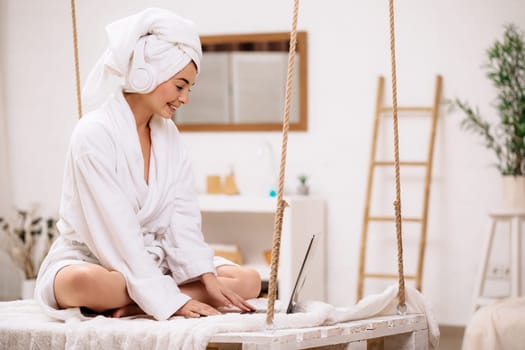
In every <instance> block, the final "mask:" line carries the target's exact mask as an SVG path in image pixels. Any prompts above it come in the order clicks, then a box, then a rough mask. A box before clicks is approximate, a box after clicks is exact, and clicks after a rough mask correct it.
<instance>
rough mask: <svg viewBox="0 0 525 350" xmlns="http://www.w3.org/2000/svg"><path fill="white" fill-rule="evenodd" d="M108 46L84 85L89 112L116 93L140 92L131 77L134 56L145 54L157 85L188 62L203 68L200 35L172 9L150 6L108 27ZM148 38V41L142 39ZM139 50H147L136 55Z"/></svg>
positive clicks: (83, 97)
mask: <svg viewBox="0 0 525 350" xmlns="http://www.w3.org/2000/svg"><path fill="white" fill-rule="evenodd" d="M106 31H107V34H108V38H109V47H108V48H107V49H106V51H105V52H104V53H103V54H102V56H101V57H100V58H99V60H98V61H97V63H96V64H95V67H93V69H92V70H91V72H90V73H89V75H88V78H87V80H86V83H85V84H84V87H83V89H82V104H83V106H84V110H85V111H86V112H89V111H91V110H93V109H96V108H98V107H100V106H101V105H102V104H103V103H104V101H105V100H106V99H107V98H108V97H109V96H111V95H112V94H113V93H115V92H117V91H119V90H124V91H127V92H137V91H136V90H135V89H134V88H133V87H132V85H130V83H129V81H128V77H129V71H130V67H132V66H133V64H134V60H135V58H136V57H137V56H138V57H143V59H144V61H145V62H146V63H147V64H149V65H150V67H151V68H152V70H153V73H154V74H155V77H156V79H155V80H156V85H155V86H153V88H152V89H150V90H149V91H145V92H150V91H151V90H153V89H154V88H155V87H156V86H158V85H159V84H161V83H163V82H165V81H166V80H168V79H170V78H171V77H172V76H174V75H175V74H176V73H178V72H179V71H181V70H182V69H183V68H184V67H185V66H186V65H187V64H188V63H189V62H191V61H193V62H195V65H196V66H197V71H199V70H200V61H201V58H202V49H201V43H200V40H199V35H198V33H197V31H196V29H195V26H194V24H193V22H191V21H190V20H188V19H185V18H183V17H181V16H179V15H177V14H175V13H173V12H170V11H167V10H163V9H158V8H149V9H146V10H144V11H142V12H140V13H138V14H135V15H132V16H129V17H125V18H122V19H120V20H117V21H116V22H113V23H111V24H109V25H108V26H107V27H106ZM142 40H145V41H146V42H145V43H142V42H141V41H142ZM136 50H144V52H143V54H140V55H137V54H136V53H135V52H136Z"/></svg>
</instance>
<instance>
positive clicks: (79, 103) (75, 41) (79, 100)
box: [71, 0, 82, 119]
mask: <svg viewBox="0 0 525 350" xmlns="http://www.w3.org/2000/svg"><path fill="white" fill-rule="evenodd" d="M71 20H72V22H73V51H74V53H75V79H76V87H77V110H78V118H79V119H80V118H81V117H82V98H81V93H80V67H79V62H78V37H77V15H76V10H75V0H71Z"/></svg>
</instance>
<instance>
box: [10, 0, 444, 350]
mask: <svg viewBox="0 0 525 350" xmlns="http://www.w3.org/2000/svg"><path fill="white" fill-rule="evenodd" d="M298 9H299V0H294V7H293V19H292V29H291V32H290V50H289V59H288V75H287V82H286V96H285V108H284V115H283V132H282V152H281V162H280V171H279V184H278V193H277V208H276V214H275V221H274V234H273V242H272V259H271V267H270V281H269V292H268V298H267V299H256V300H252V302H255V303H261V302H262V304H263V308H264V309H265V310H266V314H265V315H264V314H262V313H255V314H235V313H230V314H223V315H220V316H212V317H205V318H200V319H184V318H181V317H174V318H171V319H170V320H167V321H155V320H152V319H151V318H144V317H133V318H124V319H113V318H106V317H103V316H98V317H95V318H93V319H91V320H88V321H78V320H71V321H66V322H61V321H56V320H52V319H50V318H48V317H47V316H45V315H44V314H43V313H42V312H41V311H40V309H39V307H38V305H36V303H35V302H34V300H19V301H12V302H2V303H0V349H10V350H17V349H110V348H125V349H206V348H207V349H244V350H248V349H250V350H251V349H307V348H315V349H349V350H359V349H361V350H363V349H370V348H373V349H385V350H394V349H396V350H405V349H406V350H408V349H429V348H436V347H437V345H438V340H439V330H438V328H437V326H436V323H435V320H434V319H433V317H432V313H431V310H430V308H429V307H428V305H427V304H426V303H425V301H424V299H423V297H422V295H421V294H420V293H419V292H418V291H417V290H415V289H413V288H405V283H404V274H403V248H402V240H401V236H402V235H401V200H400V197H401V195H400V180H399V153H398V130H397V91H396V66H395V38H394V6H393V0H389V13H390V50H391V68H392V97H393V120H394V123H393V126H394V160H395V161H394V164H395V175H396V200H395V201H394V211H395V217H396V238H397V250H398V254H397V256H398V273H399V279H398V285H397V286H396V285H394V286H391V287H389V288H387V289H386V290H385V291H384V292H383V293H381V294H377V295H371V296H368V297H366V298H364V299H362V300H361V301H360V302H359V303H357V304H356V305H353V306H350V307H344V308H343V307H334V306H332V305H329V304H326V303H323V302H317V301H307V302H298V303H297V304H296V305H295V307H294V310H293V311H294V312H293V313H291V314H287V313H285V312H284V311H285V308H283V307H282V305H280V301H279V300H276V294H277V293H276V292H277V270H278V266H279V255H280V244H281V229H282V220H283V214H284V210H285V208H286V206H287V203H286V202H285V201H284V200H283V189H284V176H285V165H286V151H287V140H288V129H289V112H290V101H291V89H292V77H293V70H294V61H295V46H296V35H297V17H298ZM71 13H72V21H73V43H74V55H75V74H76V88H77V102H78V103H77V106H78V113H79V116H81V115H82V107H81V95H80V77H79V64H78V61H79V60H78V42H77V29H76V14H75V0H71ZM276 310H277V312H276Z"/></svg>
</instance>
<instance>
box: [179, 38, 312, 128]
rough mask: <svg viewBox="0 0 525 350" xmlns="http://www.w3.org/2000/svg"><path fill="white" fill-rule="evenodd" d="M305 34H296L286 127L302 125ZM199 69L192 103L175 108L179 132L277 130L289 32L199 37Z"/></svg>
mask: <svg viewBox="0 0 525 350" xmlns="http://www.w3.org/2000/svg"><path fill="white" fill-rule="evenodd" d="M306 40H307V39H306V32H298V33H297V46H296V56H295V57H296V58H295V69H294V76H293V88H292V96H291V102H292V105H291V108H290V130H292V131H305V130H306V129H307V86H308V81H307V52H306V51H307V50H306V48H307V42H306ZM201 42H202V49H203V58H202V69H201V72H200V73H199V76H198V78H197V82H196V84H195V86H194V87H192V92H191V94H190V99H191V103H189V104H188V105H186V106H184V107H183V108H181V109H180V110H178V111H177V114H176V116H175V117H174V121H175V123H176V124H177V126H178V128H179V130H181V131H272V130H276V131H277V130H281V129H282V118H283V112H284V100H285V90H286V77H287V67H288V51H289V43H290V34H289V33H261V34H235V35H209V36H201Z"/></svg>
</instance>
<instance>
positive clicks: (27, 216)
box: [0, 207, 57, 279]
mask: <svg viewBox="0 0 525 350" xmlns="http://www.w3.org/2000/svg"><path fill="white" fill-rule="evenodd" d="M37 211H38V210H37V208H36V207H34V208H32V209H31V210H20V209H19V210H17V211H16V215H15V217H14V218H13V219H12V220H11V221H9V220H7V219H4V218H2V217H0V248H2V249H3V250H5V251H6V252H7V253H8V255H9V256H10V257H11V259H12V260H13V262H14V263H15V264H16V265H17V266H18V267H20V269H22V271H24V274H25V278H26V279H33V278H36V275H37V273H38V269H39V268H40V264H41V263H42V260H43V259H44V257H45V256H46V254H47V252H48V251H49V248H50V247H51V244H52V243H53V241H54V240H55V238H56V236H57V230H56V219H54V218H51V217H50V218H43V217H41V216H39V215H38V214H37Z"/></svg>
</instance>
